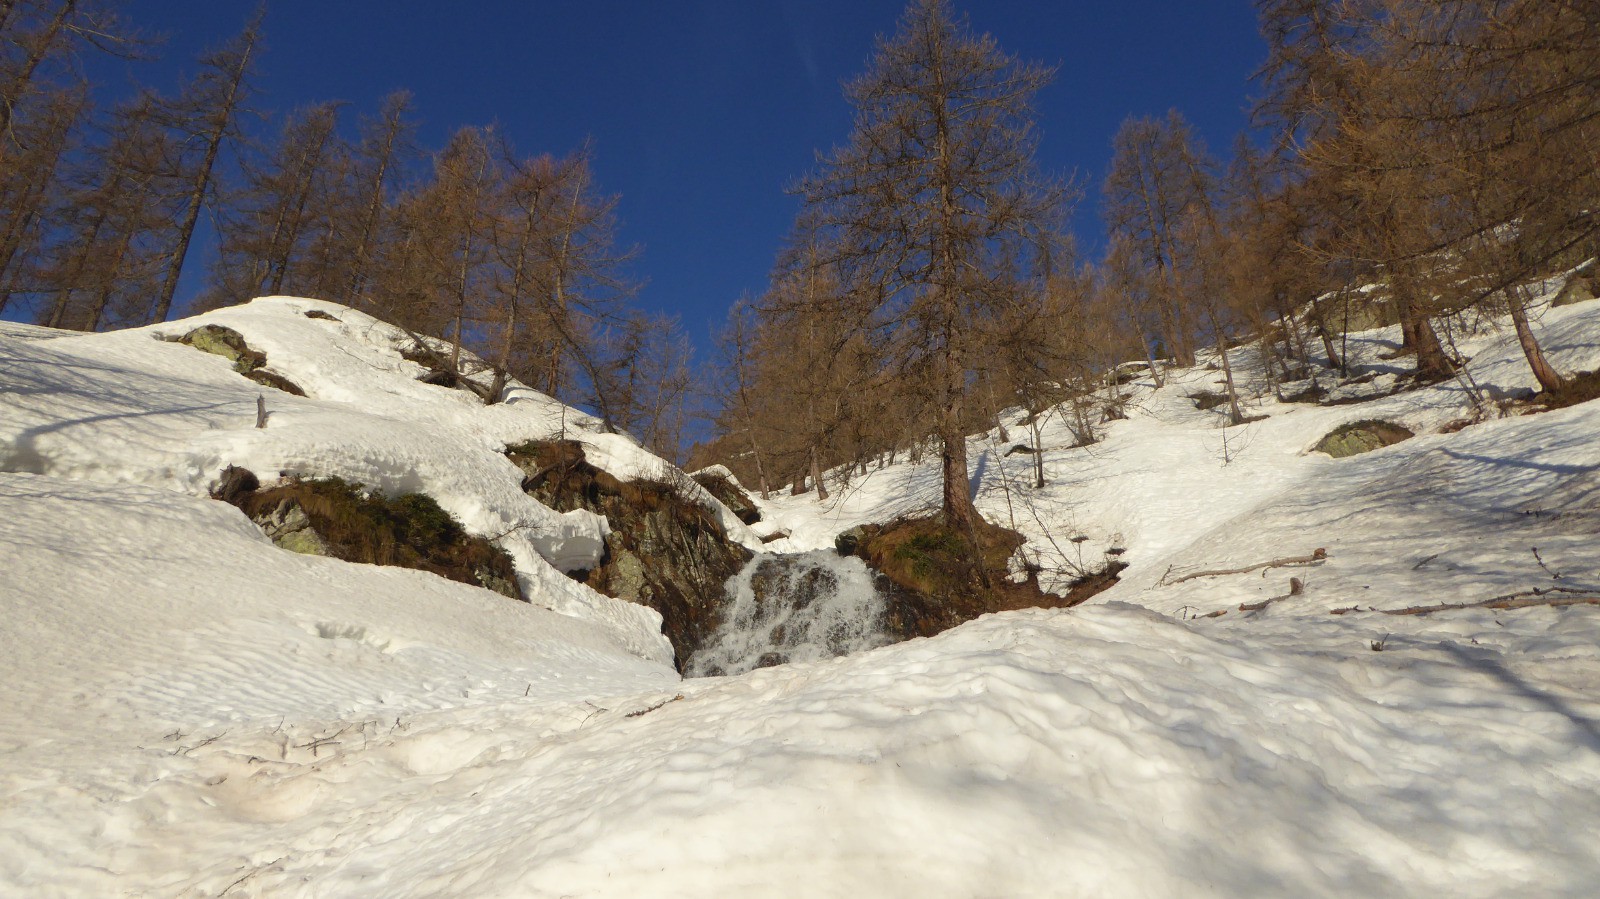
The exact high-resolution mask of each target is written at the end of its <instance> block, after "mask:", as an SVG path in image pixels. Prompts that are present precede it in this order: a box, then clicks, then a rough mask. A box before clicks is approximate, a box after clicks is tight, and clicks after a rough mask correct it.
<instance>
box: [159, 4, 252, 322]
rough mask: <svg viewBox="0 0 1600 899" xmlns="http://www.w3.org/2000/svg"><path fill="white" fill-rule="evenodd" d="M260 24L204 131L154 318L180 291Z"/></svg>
mask: <svg viewBox="0 0 1600 899" xmlns="http://www.w3.org/2000/svg"><path fill="white" fill-rule="evenodd" d="M257 22H259V20H257ZM256 27H257V23H252V24H251V25H250V27H249V28H247V29H246V30H245V33H244V47H243V48H242V49H241V51H240V53H239V57H238V62H237V64H236V65H235V66H234V69H233V71H232V72H231V73H230V74H231V75H232V78H231V79H230V80H229V82H228V92H227V95H226V96H225V97H224V99H223V103H222V105H221V106H220V107H219V108H218V109H217V110H216V112H215V114H214V115H213V116H212V118H211V122H210V130H208V131H207V132H206V133H205V135H204V137H205V138H206V155H205V158H204V160H203V161H202V162H201V163H200V170H199V171H198V172H197V173H196V174H195V183H194V190H193V192H192V193H190V194H189V203H188V207H187V208H186V209H185V210H184V213H183V219H182V221H181V224H180V225H179V226H178V245H177V247H175V248H174V249H173V251H172V260H171V262H169V263H168V265H167V278H166V282H165V283H164V284H163V285H162V287H161V293H160V296H159V299H158V300H157V301H156V310H155V316H154V318H155V320H156V321H158V322H164V321H166V320H167V316H168V315H169V314H171V312H172V299H173V297H175V296H177V293H178V276H179V275H181V274H182V273H183V263H184V259H185V258H187V257H188V255H189V243H190V241H192V240H193V239H194V229H195V225H196V224H198V223H199V221H200V210H201V208H202V207H204V206H205V201H206V193H207V192H208V191H209V190H210V189H211V173H212V170H213V169H215V168H216V165H217V155H218V154H219V153H220V152H221V151H222V140H223V138H224V137H226V136H227V134H228V125H229V124H230V123H232V121H233V114H234V111H235V109H236V107H237V106H238V103H239V92H240V89H241V88H242V87H243V86H244V76H245V73H246V72H248V71H249V70H250V56H251V54H252V53H254V52H255V47H256Z"/></svg>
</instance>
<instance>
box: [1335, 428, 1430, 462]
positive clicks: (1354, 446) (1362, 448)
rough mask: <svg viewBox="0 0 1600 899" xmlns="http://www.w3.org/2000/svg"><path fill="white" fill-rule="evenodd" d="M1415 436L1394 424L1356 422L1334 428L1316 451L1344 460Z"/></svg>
mask: <svg viewBox="0 0 1600 899" xmlns="http://www.w3.org/2000/svg"><path fill="white" fill-rule="evenodd" d="M1415 436H1417V435H1415V434H1413V433H1411V431H1410V430H1409V429H1407V428H1403V427H1401V426H1400V425H1397V424H1395V423H1393V422H1388V421H1356V422H1351V423H1350V424H1345V425H1340V426H1339V427H1337V428H1334V429H1333V431H1332V432H1331V433H1329V434H1328V436H1326V437H1324V438H1322V440H1321V441H1319V442H1318V443H1317V446H1316V450H1315V451H1316V452H1319V453H1327V454H1328V455H1330V456H1332V457H1333V458H1335V459H1344V458H1347V457H1349V456H1359V455H1361V454H1362V453H1370V452H1372V451H1373V450H1377V449H1383V448H1384V447H1386V446H1393V445H1395V444H1396V443H1399V442H1401V441H1403V440H1410V439H1411V438H1412V437H1415Z"/></svg>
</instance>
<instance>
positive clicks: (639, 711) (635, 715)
mask: <svg viewBox="0 0 1600 899" xmlns="http://www.w3.org/2000/svg"><path fill="white" fill-rule="evenodd" d="M682 698H683V694H682V693H679V694H678V695H677V696H674V697H672V698H671V699H663V700H661V701H660V702H658V703H656V704H655V705H653V706H650V707H649V708H647V709H636V710H635V711H632V712H629V713H628V714H626V715H623V716H622V717H624V718H638V717H639V716H641V715H648V714H650V713H651V712H653V711H655V710H656V709H659V708H661V707H662V706H664V705H666V704H667V703H669V702H677V701H678V700H680V699H682Z"/></svg>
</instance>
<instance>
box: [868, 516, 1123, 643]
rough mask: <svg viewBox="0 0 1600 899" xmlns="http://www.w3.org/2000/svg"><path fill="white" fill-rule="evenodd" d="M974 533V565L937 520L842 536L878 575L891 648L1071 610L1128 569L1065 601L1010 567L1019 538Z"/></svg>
mask: <svg viewBox="0 0 1600 899" xmlns="http://www.w3.org/2000/svg"><path fill="white" fill-rule="evenodd" d="M976 530H977V541H978V544H979V547H980V553H979V555H980V557H979V558H976V559H975V558H974V557H973V552H972V548H971V543H970V540H969V539H968V538H967V537H964V536H963V535H961V534H960V533H958V532H956V531H952V530H951V529H949V528H948V527H947V526H946V525H945V524H944V522H943V519H941V518H939V517H938V516H934V517H931V518H907V519H900V520H898V521H893V522H890V523H889V524H884V525H863V526H862V527H860V528H852V529H851V530H850V531H846V532H845V533H844V534H841V535H839V536H840V541H841V542H843V541H845V538H847V537H848V538H850V539H851V540H853V541H855V544H856V549H855V552H854V554H855V555H856V556H858V557H859V558H861V559H862V560H863V561H865V562H866V563H867V565H868V566H869V567H871V568H872V569H873V570H874V571H876V572H877V573H878V575H879V581H878V592H879V593H880V594H882V595H883V596H884V597H885V599H886V600H887V606H888V609H887V614H886V616H885V622H884V625H885V630H886V631H887V633H888V634H889V635H890V636H891V638H892V639H893V641H895V642H898V641H901V640H909V639H912V638H913V637H931V636H933V635H934V634H938V633H941V632H943V631H946V630H949V629H950V628H952V627H955V626H956V625H959V624H963V623H965V622H968V621H971V620H973V619H974V618H977V617H979V616H981V615H987V614H989V613H991V612H1008V611H1013V610H1016V609H1030V608H1039V609H1056V608H1068V607H1071V606H1075V605H1077V604H1079V603H1081V602H1083V601H1084V600H1086V599H1088V598H1089V597H1091V596H1094V595H1095V594H1096V593H1099V592H1100V591H1102V590H1104V589H1106V588H1107V587H1109V586H1111V585H1112V584H1115V583H1116V582H1117V578H1118V575H1119V574H1120V573H1121V572H1122V570H1123V569H1125V568H1127V567H1128V566H1127V565H1126V564H1125V563H1123V562H1122V561H1121V560H1119V559H1112V558H1108V559H1107V560H1106V562H1105V564H1104V567H1103V568H1102V569H1101V570H1099V571H1096V572H1091V573H1089V574H1088V575H1086V576H1084V577H1083V578H1080V579H1079V580H1078V581H1077V582H1076V583H1075V584H1073V585H1072V587H1071V589H1069V590H1068V591H1067V592H1066V595H1058V594H1055V593H1046V592H1044V591H1043V590H1041V589H1040V588H1039V582H1038V578H1037V572H1036V571H1033V570H1030V568H1029V566H1027V565H1020V566H1018V565H1015V564H1014V559H1015V557H1016V554H1017V551H1018V550H1019V549H1020V548H1021V547H1022V546H1023V545H1024V542H1025V541H1024V539H1023V537H1022V535H1021V534H1018V533H1016V532H1015V531H1011V530H1008V529H1006V528H1002V527H1000V526H998V525H995V524H991V523H989V522H987V521H982V522H979V523H978V526H977V528H976ZM1018 573H1020V574H1021V575H1022V577H1021V578H1020V579H1019V578H1018V577H1017V576H1016V575H1017V574H1018Z"/></svg>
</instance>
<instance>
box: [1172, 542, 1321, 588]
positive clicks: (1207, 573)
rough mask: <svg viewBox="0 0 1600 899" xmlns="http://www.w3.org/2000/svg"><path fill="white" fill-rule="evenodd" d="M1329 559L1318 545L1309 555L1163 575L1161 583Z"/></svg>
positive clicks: (1312, 562) (1298, 564) (1318, 563)
mask: <svg viewBox="0 0 1600 899" xmlns="http://www.w3.org/2000/svg"><path fill="white" fill-rule="evenodd" d="M1327 560H1328V551H1327V550H1326V549H1323V548H1322V547H1318V548H1317V549H1316V550H1315V551H1313V552H1312V553H1311V555H1309V556H1289V557H1287V558H1283V559H1273V560H1272V561H1270V562H1262V563H1260V564H1259V565H1247V566H1245V567H1244V568H1222V569H1218V570H1216V571H1196V572H1195V573H1193V574H1186V575H1184V576H1183V577H1180V578H1177V579H1175V580H1171V581H1168V580H1167V579H1166V577H1165V576H1163V577H1162V579H1161V580H1162V584H1161V585H1162V586H1166V587H1170V586H1172V585H1174V584H1181V583H1183V582H1184V581H1192V580H1194V579H1196V578H1202V577H1221V576H1223V575H1225V574H1249V573H1250V572H1252V571H1257V570H1259V569H1262V568H1267V569H1272V568H1288V567H1290V566H1296V567H1299V566H1308V565H1321V564H1322V563H1323V562H1326V561H1327ZM1168 571H1169V572H1170V571H1171V569H1170V568H1169V569H1168ZM1263 576H1264V575H1263Z"/></svg>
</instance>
